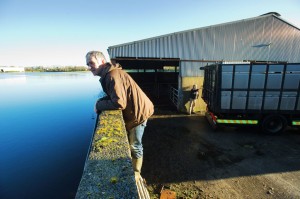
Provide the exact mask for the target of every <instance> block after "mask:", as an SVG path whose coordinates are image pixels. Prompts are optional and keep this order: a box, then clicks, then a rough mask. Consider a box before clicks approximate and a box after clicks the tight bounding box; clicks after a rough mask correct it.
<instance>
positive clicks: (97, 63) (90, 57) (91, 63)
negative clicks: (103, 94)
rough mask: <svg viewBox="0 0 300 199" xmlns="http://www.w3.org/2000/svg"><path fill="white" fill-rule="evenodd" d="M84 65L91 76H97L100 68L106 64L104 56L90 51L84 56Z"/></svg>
mask: <svg viewBox="0 0 300 199" xmlns="http://www.w3.org/2000/svg"><path fill="white" fill-rule="evenodd" d="M85 58H86V65H87V66H88V67H89V70H90V71H91V72H92V73H93V75H98V74H99V71H100V68H101V66H104V64H105V63H106V59H105V56H104V55H103V53H102V52H99V51H90V52H88V53H87V54H86V56H85Z"/></svg>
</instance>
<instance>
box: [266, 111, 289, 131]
mask: <svg viewBox="0 0 300 199" xmlns="http://www.w3.org/2000/svg"><path fill="white" fill-rule="evenodd" d="M261 126H262V129H263V131H264V132H265V133H267V134H271V135H275V134H279V133H282V132H283V131H284V130H285V128H286V126H287V120H286V118H285V117H283V116H281V115H268V116H266V117H265V118H264V119H263V121H262V125H261Z"/></svg>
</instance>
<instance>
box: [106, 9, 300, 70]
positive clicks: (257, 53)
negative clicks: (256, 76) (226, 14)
mask: <svg viewBox="0 0 300 199" xmlns="http://www.w3.org/2000/svg"><path fill="white" fill-rule="evenodd" d="M108 51H109V55H110V57H111V58H116V57H157V58H179V59H181V60H226V61H237V60H259V61H288V62H300V56H299V53H300V29H299V28H298V27H296V26H294V25H292V24H290V23H288V22H287V21H285V20H283V19H281V18H280V17H279V16H277V15H276V14H273V13H272V14H268V15H262V16H258V17H254V18H250V19H243V20H239V21H234V22H229V23H223V24H219V25H214V26H208V27H203V28H197V29H191V30H186V31H181V32H176V33H171V34H167V35H162V36H158V37H152V38H148V39H144V40H139V41H134V42H130V43H125V44H121V45H116V46H110V47H109V49H108ZM199 65H202V64H200V63H194V62H193V63H188V62H184V63H182V64H181V76H198V75H199V74H200V75H201V72H200V71H199V67H196V68H195V66H199ZM193 68H195V69H193Z"/></svg>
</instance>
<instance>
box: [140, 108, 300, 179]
mask: <svg viewBox="0 0 300 199" xmlns="http://www.w3.org/2000/svg"><path fill="white" fill-rule="evenodd" d="M143 143H144V164H143V169H142V174H143V177H144V178H145V179H146V180H147V182H148V183H149V184H165V183H180V182H187V181H199V180H200V181H201V180H208V181H209V180H214V179H227V178H232V177H239V176H250V175H261V174H269V173H278V172H289V171H297V170H300V158H299V157H300V133H299V130H295V129H289V130H288V131H287V132H286V133H284V134H282V135H279V136H268V135H264V134H262V133H261V132H260V131H259V129H258V128H224V129H222V130H219V131H213V130H212V129H211V127H210V126H209V124H208V122H207V121H206V118H205V117H203V116H200V115H193V116H187V115H184V114H178V113H175V112H173V115H172V113H171V112H170V113H168V114H167V115H164V116H162V115H155V116H154V117H153V118H152V119H149V120H148V125H147V128H146V130H145V134H144V137H143Z"/></svg>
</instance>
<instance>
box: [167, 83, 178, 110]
mask: <svg viewBox="0 0 300 199" xmlns="http://www.w3.org/2000/svg"><path fill="white" fill-rule="evenodd" d="M169 92H170V100H171V101H172V102H173V104H174V105H175V106H176V107H178V89H176V88H174V87H172V86H170V90H169Z"/></svg>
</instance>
